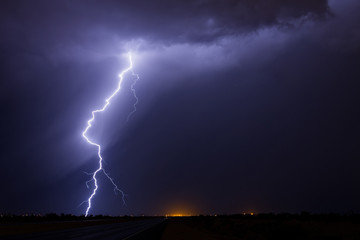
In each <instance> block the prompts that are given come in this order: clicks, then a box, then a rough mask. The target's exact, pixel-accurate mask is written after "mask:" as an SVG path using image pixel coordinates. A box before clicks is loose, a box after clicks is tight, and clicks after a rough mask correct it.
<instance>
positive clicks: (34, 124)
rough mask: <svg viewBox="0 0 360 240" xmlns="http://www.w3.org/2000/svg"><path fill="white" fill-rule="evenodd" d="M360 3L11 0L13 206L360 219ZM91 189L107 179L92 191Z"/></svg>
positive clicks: (1, 48) (5, 47)
mask: <svg viewBox="0 0 360 240" xmlns="http://www.w3.org/2000/svg"><path fill="white" fill-rule="evenodd" d="M359 11H360V3H359V2H358V1H356V0H332V1H326V0H317V1H313V0H308V1H304V0H303V1H299V0H252V1H250V0H227V1H216V0H206V1H205V0H194V1H180V0H178V1H165V0H164V1H146V0H143V1H139V0H135V1H134V0H131V1H130V0H128V1H127V0H126V1H115V0H106V1H95V0H90V1H70V0H69V1H60V0H59V1H47V0H43V1H38V0H35V1H25V0H24V1H1V3H0V79H1V80H0V104H1V105H0V108H1V118H0V144H1V145H0V148H1V155H0V156H1V165H0V169H1V174H0V187H1V191H0V213H16V214H22V213H48V212H55V213H62V212H64V213H72V214H84V212H85V209H86V204H83V205H81V206H79V205H80V203H81V202H82V201H84V200H86V199H87V198H88V197H89V195H90V194H91V189H87V188H86V184H85V182H86V181H87V180H89V179H90V176H88V175H86V174H85V173H84V172H93V171H94V170H95V169H96V168H97V156H96V148H94V147H92V146H90V145H88V144H87V143H86V141H84V139H83V138H82V136H81V133H82V131H83V130H84V129H85V127H86V121H87V120H88V119H89V118H90V117H91V111H92V110H94V109H96V108H99V107H101V106H103V104H104V99H105V98H106V97H107V96H109V94H111V93H112V91H113V90H114V89H115V88H116V86H117V83H118V74H119V73H120V72H121V71H122V70H123V69H124V68H126V67H127V66H128V62H127V57H126V53H127V52H128V51H132V53H133V59H134V71H135V72H136V73H138V74H139V76H140V80H139V81H138V82H137V84H136V86H135V88H136V92H137V96H138V97H139V102H138V104H137V109H138V110H137V112H136V113H135V114H134V115H132V117H131V119H130V121H129V122H126V117H127V115H128V113H129V112H131V110H132V105H133V104H134V102H135V99H134V97H133V96H132V93H131V90H130V85H131V84H132V80H133V78H132V76H131V74H129V75H126V77H125V80H124V82H123V85H122V90H121V92H120V93H119V95H117V96H116V97H115V98H114V99H113V101H112V102H111V105H110V106H109V108H108V109H107V110H106V112H104V113H102V114H98V115H97V116H96V121H95V124H94V125H93V128H92V129H91V131H89V136H91V138H93V139H96V141H98V142H100V143H101V144H102V146H103V153H102V154H103V157H104V161H105V163H104V167H105V168H106V170H107V171H108V172H109V173H110V175H111V177H112V178H113V179H114V181H115V182H116V183H117V184H118V186H119V187H120V188H121V189H122V190H123V191H125V192H126V194H127V196H126V206H123V204H122V200H121V196H120V195H115V194H114V192H113V188H112V185H111V184H110V182H109V181H108V180H107V179H106V177H104V175H101V174H99V185H100V189H99V191H98V193H97V195H96V197H95V198H94V200H93V208H92V209H91V212H90V213H91V214H111V215H125V214H127V215H130V214H133V215H138V214H149V215H150V214H166V213H175V212H178V213H180V212H181V213H188V214H220V213H225V214H231V213H242V212H248V211H252V212H294V213H296V212H301V211H310V212H317V213H328V212H338V213H348V212H357V213H358V212H360V205H359V202H360V191H359V189H360V179H359V172H360V151H359V150H360V108H359V103H360V15H359ZM91 187H92V186H91Z"/></svg>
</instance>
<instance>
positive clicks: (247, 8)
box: [0, 0, 329, 51]
mask: <svg viewBox="0 0 360 240" xmlns="http://www.w3.org/2000/svg"><path fill="white" fill-rule="evenodd" d="M0 11H1V19H2V21H1V26H2V32H3V33H4V34H2V36H3V37H2V42H3V43H4V41H5V42H6V41H12V42H13V43H14V44H16V43H18V44H19V43H20V42H21V43H24V42H26V41H28V43H29V44H34V42H33V41H36V45H37V46H38V47H44V46H47V45H48V44H56V45H57V46H61V44H65V43H66V44H76V43H78V42H77V41H79V40H81V41H85V43H86V42H87V41H91V40H94V41H97V40H100V39H101V37H100V36H97V37H98V39H91V38H92V37H94V36H93V35H92V33H94V32H97V33H98V34H99V35H100V34H101V33H105V32H106V31H110V32H111V34H113V35H117V37H120V38H121V39H124V40H129V39H133V38H150V39H156V40H160V41H164V42H179V41H180V42H189V41H197V42H207V41H212V40H213V39H216V38H217V37H221V36H223V35H228V34H239V33H243V32H247V31H254V30H256V29H258V28H262V27H266V26H271V25H277V24H279V25H283V24H287V23H289V22H290V21H292V20H294V19H297V18H301V17H310V18H320V17H324V16H326V15H327V14H328V12H329V10H328V4H327V1H326V0H321V1H296V0H292V1H281V0H271V1H266V0H257V1H247V0H243V1H241V0H240V1H234V0H229V1H225V2H224V1H216V0H212V1H151V2H150V1H76V2H73V1H55V2H49V1H31V2H30V1H29V2H27V1H11V2H6V3H2V8H1V10H0ZM287 21H288V22H287ZM79 37H81V39H78V38H79ZM87 38H90V39H87ZM19 39H21V41H19V42H18V41H17V40H19ZM81 44H84V42H81ZM19 47H20V46H19ZM28 51H30V50H29V49H28ZM33 51H34V50H33Z"/></svg>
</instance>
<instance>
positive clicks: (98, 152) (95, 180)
mask: <svg viewBox="0 0 360 240" xmlns="http://www.w3.org/2000/svg"><path fill="white" fill-rule="evenodd" d="M128 57H129V67H128V68H126V69H125V70H123V71H122V72H121V73H120V74H119V83H118V86H117V88H116V90H115V91H114V92H113V93H112V94H111V95H110V96H109V97H108V98H106V99H105V105H104V106H103V107H102V108H100V109H96V110H94V111H92V112H91V115H92V117H91V118H90V119H89V120H88V121H87V126H86V128H85V130H84V131H83V133H82V136H83V138H84V139H85V140H86V141H87V142H88V143H89V144H91V145H93V146H95V147H96V148H97V155H98V159H99V167H98V169H96V171H95V172H93V173H90V174H89V175H92V179H91V180H89V181H87V182H86V186H87V187H88V188H89V185H88V183H89V182H92V181H94V185H95V188H94V190H93V192H92V194H91V195H90V197H89V198H88V200H87V201H85V202H87V204H88V207H87V209H86V212H85V217H87V216H88V215H89V211H90V209H91V200H92V199H93V197H94V196H95V194H96V191H97V190H98V188H99V186H98V181H97V179H96V176H97V174H98V173H100V172H102V173H104V175H105V176H106V177H107V178H108V179H109V180H110V182H111V184H112V185H113V186H114V192H115V193H117V192H120V193H121V195H122V201H123V204H125V193H124V192H123V191H122V190H121V189H120V188H118V186H117V185H116V184H115V182H114V180H113V179H112V178H111V177H110V176H109V174H108V173H107V172H106V171H105V169H104V168H103V158H102V156H101V145H100V144H99V143H96V142H94V141H92V140H90V139H89V137H88V136H86V133H87V132H88V130H89V129H90V128H91V127H92V123H93V121H94V120H95V114H96V113H99V112H104V111H105V110H106V108H107V107H108V106H109V105H110V101H111V99H112V98H113V97H114V96H115V95H116V94H117V93H118V92H119V91H120V89H121V84H122V82H123V80H124V75H125V74H126V73H127V72H131V73H132V75H133V76H135V80H134V82H133V83H132V85H131V91H132V93H133V95H134V97H135V99H136V101H135V103H134V104H133V111H132V112H130V114H129V115H128V117H127V121H128V120H129V118H130V117H131V115H132V114H134V113H135V112H136V104H137V103H138V101H139V99H138V97H137V96H136V92H135V88H134V86H135V84H136V82H137V80H139V75H138V74H135V73H134V72H133V71H132V68H133V62H132V57H131V52H129V53H128ZM86 174H88V173H86Z"/></svg>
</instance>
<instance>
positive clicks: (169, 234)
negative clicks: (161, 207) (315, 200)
mask: <svg viewBox="0 0 360 240" xmlns="http://www.w3.org/2000/svg"><path fill="white" fill-rule="evenodd" d="M151 219H155V218H152V217H104V216H97V217H91V218H86V219H85V218H83V217H76V216H68V217H66V216H62V217H61V216H54V215H53V216H51V217H49V216H48V217H35V216H32V217H15V216H13V217H8V218H6V219H5V218H2V219H1V225H0V239H2V238H4V237H5V238H7V237H16V236H21V235H23V234H33V233H44V232H52V231H54V232H55V231H60V230H66V229H79V232H81V229H82V228H84V227H91V226H94V227H96V226H100V225H107V224H108V225H110V224H114V223H121V222H124V223H125V222H133V221H143V220H151ZM151 228H154V230H155V231H156V232H157V233H156V234H155V235H154V234H152V235H150V234H148V235H147V232H143V233H142V234H141V238H136V236H135V238H130V239H162V240H167V239H174V240H177V239H189V240H191V239H210V240H211V239H274V240H275V239H314V240H315V239H316V240H325V239H326V240H328V239H329V240H336V239H346V240H347V239H349V240H350V239H351V240H357V239H359V240H360V216H359V215H346V216H344V215H337V214H328V215H311V214H307V213H303V214H300V215H291V214H277V215H275V214H259V215H254V216H251V215H231V216H194V217H168V218H167V220H166V221H165V223H163V224H162V225H161V227H151ZM104 229H105V228H104ZM75 231H77V230H75ZM154 236H156V238H154ZM160 236H161V237H160ZM89 239H91V238H89Z"/></svg>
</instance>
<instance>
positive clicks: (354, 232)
mask: <svg viewBox="0 0 360 240" xmlns="http://www.w3.org/2000/svg"><path fill="white" fill-rule="evenodd" d="M161 239H162V240H170V239H171V240H178V239H179V240H180V239H186V240H191V239H209V240H212V239H219V240H221V239H229V240H232V239H246V240H250V239H260V240H261V239H276V240H278V239H289V240H290V239H291V240H292V239H313V240H322V239H324V240H325V239H329V240H330V239H331V240H335V239H344V240H355V239H358V240H360V223H359V222H358V221H357V222H355V221H351V220H331V221H330V220H311V219H310V220H299V219H297V220H296V219H270V220H266V219H256V218H249V219H239V218H231V217H224V218H222V217H188V218H171V219H170V220H169V221H168V223H167V226H166V228H165V230H164V232H163V235H162V238H161Z"/></svg>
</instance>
